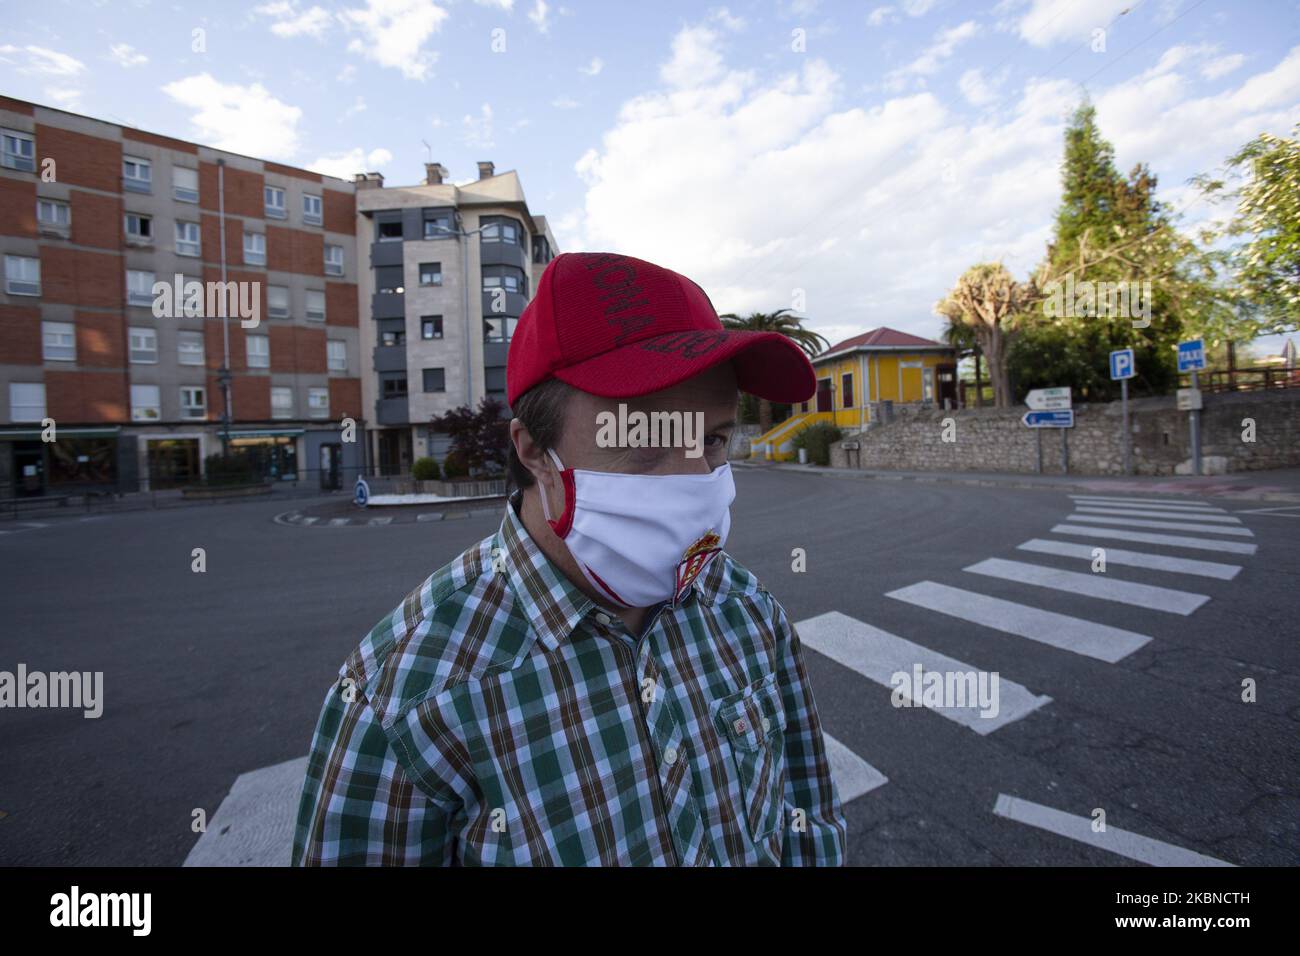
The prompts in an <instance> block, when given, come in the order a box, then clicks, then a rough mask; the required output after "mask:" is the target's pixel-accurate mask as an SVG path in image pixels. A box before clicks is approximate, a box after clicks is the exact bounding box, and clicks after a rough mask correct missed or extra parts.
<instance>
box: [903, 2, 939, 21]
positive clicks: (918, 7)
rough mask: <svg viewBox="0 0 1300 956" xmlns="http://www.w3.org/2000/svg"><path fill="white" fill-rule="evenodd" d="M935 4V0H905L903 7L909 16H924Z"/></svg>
mask: <svg viewBox="0 0 1300 956" xmlns="http://www.w3.org/2000/svg"><path fill="white" fill-rule="evenodd" d="M933 6H934V0H903V9H904V10H906V11H907V15H908V16H909V17H923V16H925V15H926V14H927V13H929V12H930V8H931V7H933Z"/></svg>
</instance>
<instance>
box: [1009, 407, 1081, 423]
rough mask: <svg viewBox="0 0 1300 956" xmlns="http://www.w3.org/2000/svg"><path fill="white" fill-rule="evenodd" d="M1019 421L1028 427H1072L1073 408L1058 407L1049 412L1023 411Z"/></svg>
mask: <svg viewBox="0 0 1300 956" xmlns="http://www.w3.org/2000/svg"><path fill="white" fill-rule="evenodd" d="M1020 421H1021V422H1022V423H1023V424H1025V425H1028V426H1029V427H1030V428H1073V427H1074V409H1073V408H1066V409H1063V410H1061V409H1058V410H1056V411H1050V412H1025V414H1024V417H1022V418H1021V419H1020Z"/></svg>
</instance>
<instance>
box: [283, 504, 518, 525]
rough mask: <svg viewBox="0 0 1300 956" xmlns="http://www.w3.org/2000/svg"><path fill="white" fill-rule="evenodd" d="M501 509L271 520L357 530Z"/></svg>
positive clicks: (292, 515) (295, 515) (294, 515)
mask: <svg viewBox="0 0 1300 956" xmlns="http://www.w3.org/2000/svg"><path fill="white" fill-rule="evenodd" d="M500 514H501V509H500V508H474V509H472V510H470V511H451V512H447V511H426V512H424V513H422V514H417V515H415V516H414V517H411V518H408V519H406V520H401V521H399V520H397V518H398V516H397V515H376V516H371V517H365V518H362V517H356V518H322V517H320V516H318V515H304V514H302V513H301V512H299V511H282V512H280V513H279V514H278V515H276V516H275V517H274V518H272V519H271V520H272V521H274V522H275V523H276V524H279V525H285V526H288V527H297V528H357V527H367V528H369V527H385V526H388V525H406V524H417V523H423V522H427V521H454V520H456V519H458V518H482V517H487V516H492V515H500Z"/></svg>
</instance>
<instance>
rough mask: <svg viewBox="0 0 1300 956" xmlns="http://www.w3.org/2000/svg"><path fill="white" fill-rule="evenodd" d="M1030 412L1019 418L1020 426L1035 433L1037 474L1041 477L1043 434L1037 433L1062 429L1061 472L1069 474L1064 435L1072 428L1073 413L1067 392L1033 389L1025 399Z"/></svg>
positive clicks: (1066, 444) (1067, 445)
mask: <svg viewBox="0 0 1300 956" xmlns="http://www.w3.org/2000/svg"><path fill="white" fill-rule="evenodd" d="M1025 404H1026V405H1028V406H1029V411H1027V412H1025V414H1024V415H1023V416H1022V417H1021V419H1020V422H1021V424H1022V425H1024V426H1025V427H1027V428H1032V429H1034V440H1035V442H1036V443H1037V445H1038V473H1039V474H1042V473H1043V433H1042V431H1040V430H1039V429H1043V428H1059V429H1061V471H1062V472H1064V473H1065V474H1069V473H1070V445H1069V439H1068V438H1066V435H1068V434H1069V432H1068V431H1067V429H1070V428H1073V427H1074V409H1073V408H1071V407H1070V404H1071V400H1070V389H1069V388H1036V389H1034V390H1033V391H1032V392H1030V393H1029V394H1028V395H1026V396H1025Z"/></svg>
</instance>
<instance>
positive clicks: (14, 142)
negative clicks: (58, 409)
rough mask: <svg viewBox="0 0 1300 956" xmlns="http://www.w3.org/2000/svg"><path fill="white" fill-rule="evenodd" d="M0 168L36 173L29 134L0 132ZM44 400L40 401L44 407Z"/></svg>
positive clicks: (34, 156)
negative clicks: (5, 167)
mask: <svg viewBox="0 0 1300 956" xmlns="http://www.w3.org/2000/svg"><path fill="white" fill-rule="evenodd" d="M0 166H7V167H8V168H9V169H21V170H23V171H24V172H28V173H34V172H36V142H35V140H33V139H32V134H31V133H20V132H18V130H16V129H3V130H0ZM44 404H45V399H44V398H42V399H41V405H42V406H44Z"/></svg>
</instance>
